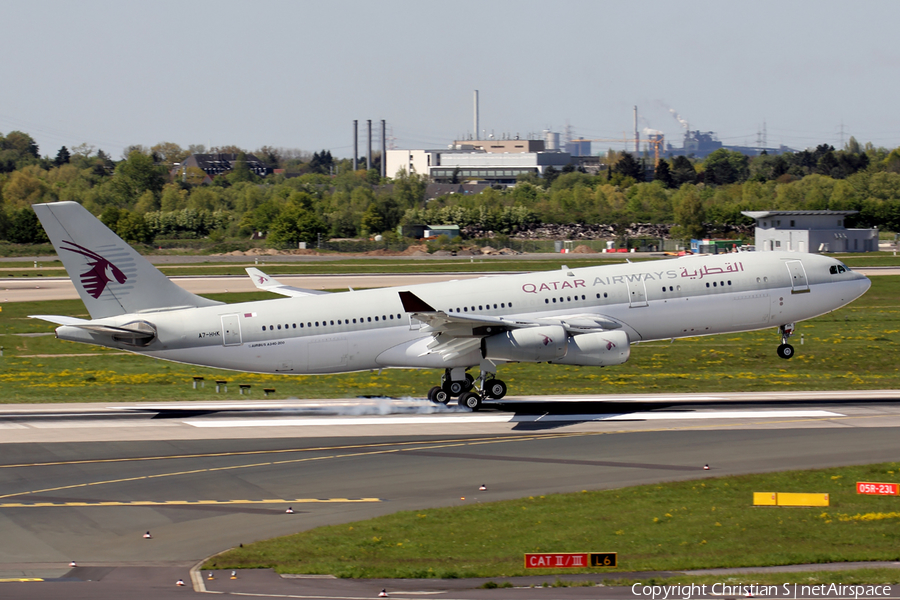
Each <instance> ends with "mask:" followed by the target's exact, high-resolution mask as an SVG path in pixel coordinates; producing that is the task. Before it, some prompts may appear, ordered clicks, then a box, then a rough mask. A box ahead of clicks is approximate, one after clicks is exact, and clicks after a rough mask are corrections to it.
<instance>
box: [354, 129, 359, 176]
mask: <svg viewBox="0 0 900 600" xmlns="http://www.w3.org/2000/svg"><path fill="white" fill-rule="evenodd" d="M358 163H359V122H358V121H357V120H356V119H353V170H354V171H355V170H357V169H358V168H359V164H358Z"/></svg>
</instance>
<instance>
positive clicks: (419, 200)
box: [394, 169, 428, 209]
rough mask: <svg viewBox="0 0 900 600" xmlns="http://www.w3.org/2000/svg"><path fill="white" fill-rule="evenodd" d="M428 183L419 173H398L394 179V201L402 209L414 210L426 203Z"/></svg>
mask: <svg viewBox="0 0 900 600" xmlns="http://www.w3.org/2000/svg"><path fill="white" fill-rule="evenodd" d="M427 187H428V182H427V181H425V177H423V176H422V175H419V174H418V173H407V172H406V170H405V169H401V170H400V171H398V172H397V177H395V178H394V199H395V200H396V201H397V204H399V205H400V207H401V208H403V209H407V208H413V207H416V206H421V205H423V204H424V203H425V190H426V188H427Z"/></svg>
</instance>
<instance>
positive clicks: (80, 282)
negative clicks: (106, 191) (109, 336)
mask: <svg viewBox="0 0 900 600" xmlns="http://www.w3.org/2000/svg"><path fill="white" fill-rule="evenodd" d="M33 208H34V212H35V213H36V214H37V216H38V219H40V221H41V225H43V226H44V231H46V232H47V236H48V237H49V238H50V241H51V242H52V243H53V247H54V248H55V249H56V253H57V254H58V255H59V258H60V260H62V262H63V265H64V266H65V267H66V271H67V272H68V273H69V277H71V278H72V283H73V284H75V289H77V290H78V295H79V296H81V300H82V302H84V305H85V307H86V308H87V310H88V312H89V313H90V315H91V318H93V319H101V318H103V317H112V316H115V315H121V314H126V313H136V312H141V311H147V310H156V309H167V308H175V307H190V306H212V305H214V304H221V302H216V301H215V300H209V299H207V298H203V297H201V296H197V295H195V294H192V293H190V292H188V291H187V290H185V289H184V288H181V287H179V286H177V285H176V284H174V283H172V281H170V280H169V278H168V277H166V276H165V275H163V274H162V273H161V272H160V271H159V270H158V269H157V268H156V267H154V266H153V265H152V264H150V261H148V260H147V259H146V258H144V257H143V256H141V255H140V254H138V253H137V251H135V249H134V248H132V247H131V246H129V245H128V244H126V243H125V242H124V241H123V240H122V238H120V237H119V236H117V235H116V234H115V233H113V232H112V231H111V230H110V229H109V228H107V227H106V226H105V225H104V224H103V223H101V222H100V221H99V220H98V219H97V218H96V217H94V216H93V215H92V214H91V213H90V212H88V211H87V209H85V208H84V207H83V206H81V205H80V204H78V203H77V202H52V203H49V204H35V205H33Z"/></svg>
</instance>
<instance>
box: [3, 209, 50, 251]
mask: <svg viewBox="0 0 900 600" xmlns="http://www.w3.org/2000/svg"><path fill="white" fill-rule="evenodd" d="M6 239H8V240H9V241H10V242H13V243H14V244H42V243H46V242H48V241H49V240H48V239H47V234H46V233H44V228H43V227H41V222H40V221H39V220H38V218H37V215H36V214H34V210H32V209H31V208H20V209H19V210H17V211H15V212H14V213H13V215H12V219H11V221H10V224H9V227H8V228H7V231H6Z"/></svg>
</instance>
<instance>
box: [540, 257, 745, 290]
mask: <svg viewBox="0 0 900 600" xmlns="http://www.w3.org/2000/svg"><path fill="white" fill-rule="evenodd" d="M743 270H744V265H743V263H741V262H733V263H731V262H728V263H725V266H724V267H710V266H709V265H702V266H701V267H699V268H696V269H693V270H690V271H689V270H688V269H687V267H682V268H681V271H680V272H679V271H678V270H677V269H669V270H667V271H650V272H647V273H628V274H626V275H612V276H610V277H595V278H594V283H593V284H592V285H594V286H597V285H615V284H617V283H621V284H624V283H626V282H638V281H662V280H664V279H678V278H680V277H686V278H688V279H703V278H704V277H710V276H714V275H725V274H729V273H738V272H740V271H743ZM583 287H587V285H586V283H585V281H584V279H573V280H571V281H567V280H563V281H546V282H542V283H525V284H523V285H522V291H523V292H525V293H528V294H538V293H540V292H552V291H555V290H565V289H575V288H583Z"/></svg>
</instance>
